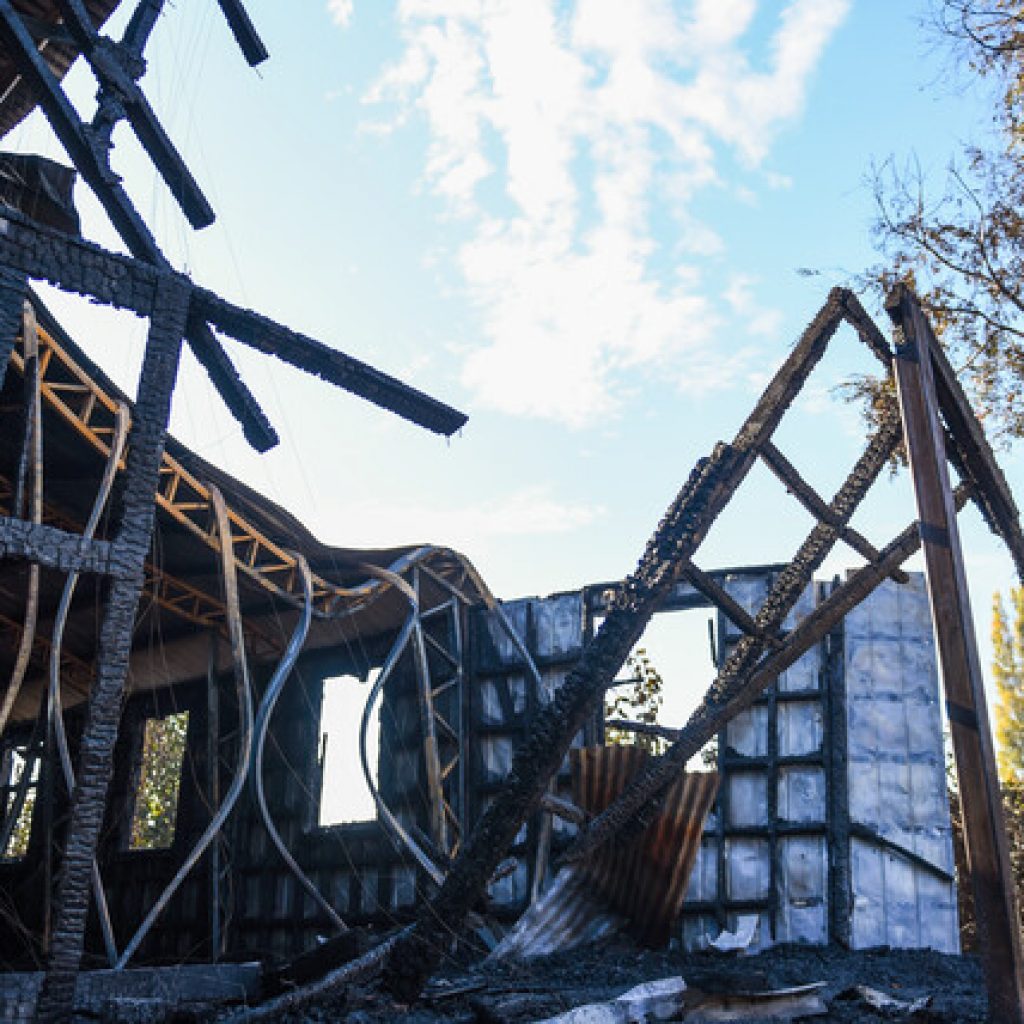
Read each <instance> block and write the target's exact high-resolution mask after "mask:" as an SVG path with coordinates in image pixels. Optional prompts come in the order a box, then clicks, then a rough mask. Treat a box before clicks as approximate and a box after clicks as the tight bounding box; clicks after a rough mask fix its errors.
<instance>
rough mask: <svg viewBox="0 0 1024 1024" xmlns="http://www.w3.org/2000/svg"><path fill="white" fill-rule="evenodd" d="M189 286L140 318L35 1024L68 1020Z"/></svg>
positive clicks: (168, 283) (174, 279) (168, 290)
mask: <svg viewBox="0 0 1024 1024" xmlns="http://www.w3.org/2000/svg"><path fill="white" fill-rule="evenodd" d="M190 297H191V286H190V285H189V283H188V282H187V281H186V280H185V279H184V278H181V277H179V276H178V275H176V274H165V275H162V276H161V277H160V278H159V280H158V283H157V290H156V297H155V301H154V303H153V309H152V312H151V314H150V325H149V337H148V338H147V341H146V354H145V357H144V359H143V363H142V372H141V374H140V377H139V387H138V395H137V398H136V402H135V408H134V409H133V410H132V427H131V433H130V434H129V435H128V460H127V467H126V470H125V485H124V496H123V498H122V513H121V521H120V524H119V528H118V533H117V537H116V539H115V542H114V543H115V546H116V552H117V558H116V565H115V569H114V575H113V580H112V582H111V587H110V593H109V596H108V598H107V605H106V610H105V612H104V616H103V625H102V627H101V631H100V646H99V656H98V659H97V665H96V679H95V682H94V683H93V688H92V693H91V694H90V695H89V704H88V711H87V715H86V720H85V728H84V730H83V733H82V739H81V743H80V748H79V753H78V766H77V768H78V770H77V771H76V773H75V774H76V777H77V779H78V783H77V785H76V786H75V792H74V796H73V798H72V805H71V821H70V824H69V825H68V831H67V842H66V843H65V849H64V861H63V864H62V866H61V872H60V880H59V883H58V887H57V908H56V919H55V922H54V927H53V933H52V941H51V944H50V951H49V958H48V961H47V968H46V976H45V977H44V979H43V986H42V989H41V991H40V994H39V1003H38V1005H37V1007H36V1020H37V1021H38V1022H39V1024H58V1022H61V1021H67V1020H70V1019H71V1014H72V1007H73V1004H74V998H75V982H76V979H77V975H78V967H79V964H80V962H81V959H82V949H83V945H84V941H85V924H86V917H87V914H88V910H89V902H90V898H91V895H92V894H91V886H92V864H93V859H94V858H95V856H96V846H97V843H98V841H99V834H100V828H101V826H102V824H103V815H104V811H105V809H106V799H107V788H108V786H109V784H110V777H111V773H112V771H113V762H114V744H115V742H116V740H117V732H118V726H119V725H120V721H121V706H122V703H123V699H124V682H125V677H126V676H127V673H128V656H129V654H130V650H131V641H132V632H133V630H134V627H135V615H136V611H137V609H138V604H139V596H140V594H141V593H142V584H143V578H144V564H145V560H146V556H147V555H148V554H149V547H150V543H151V540H152V533H153V520H154V516H155V513H156V503H155V501H154V495H155V494H156V490H157V486H158V483H159V472H160V460H161V458H162V457H163V451H164V442H165V440H166V437H167V423H168V420H169V418H170V412H171V395H172V394H173V392H174V382H175V380H176V378H177V373H178V361H179V357H180V355H181V344H182V338H183V336H184V332H185V328H186V323H187V319H188V310H189V302H190Z"/></svg>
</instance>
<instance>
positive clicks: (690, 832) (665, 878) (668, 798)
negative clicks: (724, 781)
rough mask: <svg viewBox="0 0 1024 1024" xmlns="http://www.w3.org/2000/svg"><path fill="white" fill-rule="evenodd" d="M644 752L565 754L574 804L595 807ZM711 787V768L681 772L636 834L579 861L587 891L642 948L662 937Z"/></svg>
mask: <svg viewBox="0 0 1024 1024" xmlns="http://www.w3.org/2000/svg"><path fill="white" fill-rule="evenodd" d="M648 757H649V755H648V754H647V752H646V751H644V750H642V749H640V748H639V747H619V746H614V747H587V748H585V749H583V750H574V751H572V770H573V794H574V797H575V801H576V803H577V804H578V805H579V806H580V807H582V808H583V809H584V810H585V811H587V812H588V813H590V814H597V813H599V812H600V811H603V810H604V809H605V808H606V807H607V806H608V805H609V804H610V803H612V801H613V800H614V799H615V798H616V797H617V796H618V795H619V794H620V793H621V792H622V791H623V789H625V787H626V785H627V783H628V782H629V780H630V779H631V778H633V776H634V775H635V774H636V773H637V772H638V771H640V770H641V769H642V768H643V766H644V764H645V763H646V761H647V759H648ZM717 792H718V775H717V773H713V772H696V773H685V774H683V775H681V776H680V777H679V779H678V780H677V781H676V782H675V783H673V784H672V786H671V787H670V788H669V789H668V791H667V792H666V793H665V797H664V800H663V801H662V804H661V807H660V809H659V813H658V816H657V817H656V818H655V820H654V821H653V822H651V824H650V825H649V826H648V827H647V828H646V829H645V830H644V832H643V833H642V834H641V835H640V836H639V837H637V838H636V839H635V840H633V841H632V842H623V843H609V844H606V845H605V846H603V847H600V848H599V849H597V850H596V851H594V853H593V854H592V855H591V856H590V857H588V858H587V859H586V860H585V861H583V862H582V863H581V864H580V866H579V870H580V873H581V874H582V875H583V876H584V877H585V878H586V879H587V880H588V881H589V882H590V883H591V885H592V887H593V891H594V892H595V893H596V894H597V895H598V896H600V898H601V899H602V901H603V902H605V903H606V904H607V905H608V906H609V907H610V908H611V909H612V910H614V911H615V912H617V913H619V914H621V915H622V916H624V917H625V918H627V919H628V921H629V924H630V931H632V932H633V933H634V934H635V935H636V937H637V938H638V939H640V941H642V942H644V943H646V944H648V945H651V946H662V945H664V944H665V943H666V942H667V941H668V939H669V935H670V933H671V930H672V926H673V924H674V922H675V920H676V918H677V917H678V915H679V910H680V908H681V907H682V904H683V898H684V897H685V895H686V886H687V883H688V882H689V879H690V872H691V870H692V869H693V864H694V861H695V860H696V857H697V851H698V849H699V848H700V841H701V836H702V834H703V830H704V819H705V818H706V817H707V814H708V811H709V810H710V809H711V805H712V803H713V802H714V799H715V794H716V793H717Z"/></svg>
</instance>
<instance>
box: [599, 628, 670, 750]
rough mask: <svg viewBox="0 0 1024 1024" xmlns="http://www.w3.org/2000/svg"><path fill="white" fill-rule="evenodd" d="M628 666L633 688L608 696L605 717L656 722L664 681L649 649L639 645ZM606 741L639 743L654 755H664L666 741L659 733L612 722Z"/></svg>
mask: <svg viewBox="0 0 1024 1024" xmlns="http://www.w3.org/2000/svg"><path fill="white" fill-rule="evenodd" d="M626 668H627V669H630V670H632V676H631V680H632V684H633V685H632V688H631V689H630V690H627V691H626V692H625V693H618V694H616V695H614V696H611V695H609V697H608V698H607V699H606V700H605V707H604V713H605V718H606V719H608V718H626V719H629V720H631V721H634V722H645V723H646V724H648V725H655V724H656V723H657V721H658V712H659V711H660V710H661V704H662V690H663V689H664V686H665V681H664V680H663V679H662V678H661V673H660V672H659V671H658V670H657V668H655V666H654V664H653V663H652V662H651V659H650V658H649V657H648V656H647V651H646V649H645V648H643V647H638V648H637V649H636V650H635V651H634V652H633V653H632V654H631V655H630V656H629V657H628V658H627V659H626ZM606 737H607V740H606V741H607V742H608V743H609V744H612V745H616V746H637V747H643V749H644V750H647V751H649V752H650V753H652V754H661V753H662V752H663V751H664V750H665V747H666V742H665V740H664V739H662V738H661V737H660V736H647V735H644V734H643V733H638V732H634V731H632V730H630V729H616V728H615V726H614V725H613V724H612V723H611V722H609V723H608V729H607V731H606Z"/></svg>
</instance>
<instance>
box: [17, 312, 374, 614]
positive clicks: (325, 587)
mask: <svg viewBox="0 0 1024 1024" xmlns="http://www.w3.org/2000/svg"><path fill="white" fill-rule="evenodd" d="M38 333H39V377H40V387H41V391H42V396H43V401H44V403H45V404H46V406H47V407H48V408H50V409H51V410H52V411H54V412H56V413H57V414H58V415H59V416H61V417H62V418H63V419H64V420H65V421H66V422H67V423H68V424H70V425H71V426H72V427H73V428H74V429H75V430H76V431H77V432H78V433H79V434H80V435H81V436H82V437H83V438H84V439H85V440H86V441H87V442H88V443H89V444H90V445H92V447H93V448H95V449H96V450H97V451H98V452H100V453H101V454H102V455H109V453H110V441H111V439H112V437H113V434H114V414H115V412H116V409H117V405H116V402H115V401H114V399H113V398H111V397H110V396H109V395H108V394H107V393H106V392H105V391H104V390H103V389H102V388H101V387H100V386H99V384H98V383H97V382H96V381H94V380H93V379H92V378H91V377H90V376H89V375H88V374H87V373H86V372H85V370H83V369H82V368H81V367H80V366H79V365H78V364H77V363H76V362H75V361H74V360H73V359H72V358H71V356H70V355H69V354H68V353H67V352H66V351H65V350H64V349H63V348H62V347H61V346H60V344H59V343H58V342H57V341H56V340H55V339H54V338H53V337H51V335H50V334H49V333H48V332H47V331H45V330H43V329H42V328H39V331H38ZM20 345H21V339H19V340H18V344H17V345H16V347H15V350H14V352H13V353H12V356H11V363H12V365H13V366H14V368H15V369H16V370H18V371H19V372H23V370H24V358H23V354H22V351H21V350H20V348H19V346H20ZM119 468H120V469H121V470H122V471H123V469H124V463H123V461H122V463H121V466H120V467H119ZM155 497H156V503H157V506H158V507H159V508H161V509H162V510H163V511H164V512H166V513H167V514H168V515H169V516H170V517H171V518H172V519H173V520H174V521H175V522H177V523H180V524H181V525H182V526H184V527H185V528H186V529H187V530H188V531H189V532H190V533H192V534H193V535H194V536H195V537H197V538H198V539H199V540H201V541H202V542H203V543H204V544H206V545H207V546H208V547H210V548H211V549H213V550H214V551H219V550H220V538H219V536H218V534H217V529H216V525H215V523H214V519H213V510H212V505H211V501H210V492H209V489H208V488H207V487H206V486H205V485H204V484H203V483H202V482H201V481H199V480H198V479H197V478H196V477H195V476H193V475H192V474H191V473H190V472H189V471H188V470H187V469H185V467H184V466H182V465H181V463H180V462H178V461H177V460H176V459H175V458H174V457H173V456H171V455H170V454H168V453H166V452H165V453H164V456H163V461H162V464H161V466H160V479H159V484H158V487H157V493H156V496H155ZM228 519H229V522H230V526H231V547H232V551H233V553H234V557H235V564H236V566H237V567H238V570H239V572H241V573H242V574H243V575H244V576H245V577H247V578H248V579H250V580H252V581H253V582H254V583H256V584H257V585H258V586H260V587H261V588H263V589H264V590H266V591H267V592H269V593H270V594H272V595H274V596H275V597H278V598H280V599H282V600H284V601H286V602H287V603H289V604H291V605H300V604H301V603H302V600H303V597H302V589H301V581H300V577H299V573H298V563H297V560H296V557H295V555H293V554H291V553H290V552H288V551H286V550H285V549H284V548H282V547H280V546H279V545H278V544H276V543H275V542H274V541H273V540H271V539H270V538H269V537H267V536H266V535H265V534H263V533H262V532H260V531H259V530H258V529H256V527H254V526H253V525H252V524H251V523H249V522H248V521H247V520H245V519H244V518H243V517H242V516H240V515H239V514H238V513H237V512H235V511H233V510H231V509H229V511H228ZM147 582H149V583H151V584H152V585H153V587H152V592H153V593H154V595H157V596H158V597H159V599H160V600H161V603H162V604H163V605H164V607H168V608H169V609H170V610H172V611H177V612H179V613H180V614H184V615H185V616H186V617H187V618H191V619H192V620H193V621H196V622H199V623H202V624H207V623H210V622H213V621H219V620H220V619H221V617H222V614H223V605H222V604H221V602H219V601H216V600H213V599H211V598H210V596H209V595H207V594H204V593H203V592H202V591H199V590H196V588H194V587H190V586H189V585H188V584H184V583H182V581H180V580H174V579H173V577H170V576H168V575H166V574H164V573H157V572H156V571H155V570H154V573H153V575H152V577H151V579H150V580H148V581H147ZM355 596H356V594H355V592H353V591H349V590H346V589H344V588H342V587H338V586H335V585H334V584H332V583H330V582H328V581H327V580H325V579H323V578H322V577H321V576H318V575H316V574H314V575H313V608H314V613H318V614H320V615H329V614H331V613H332V612H333V611H335V610H336V609H337V607H338V605H339V604H340V603H342V602H346V601H350V600H351V599H352V598H353V597H355Z"/></svg>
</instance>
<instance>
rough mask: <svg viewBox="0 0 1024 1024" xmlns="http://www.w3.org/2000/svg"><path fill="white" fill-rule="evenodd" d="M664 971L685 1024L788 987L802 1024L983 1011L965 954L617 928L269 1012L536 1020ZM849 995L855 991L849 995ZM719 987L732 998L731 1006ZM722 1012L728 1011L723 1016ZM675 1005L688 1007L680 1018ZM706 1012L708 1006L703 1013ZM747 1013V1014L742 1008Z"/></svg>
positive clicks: (975, 966)
mask: <svg viewBox="0 0 1024 1024" xmlns="http://www.w3.org/2000/svg"><path fill="white" fill-rule="evenodd" d="M672 978H677V979H682V981H683V982H684V983H685V986H686V987H685V990H684V992H685V994H686V999H685V1000H684V1002H683V1005H682V1006H681V1007H680V1009H679V1011H678V1012H677V1013H675V1014H673V1016H672V1018H671V1019H673V1020H682V1021H686V1022H687V1024H695V1022H697V1021H712V1020H714V1021H730V1020H731V1021H744V1022H750V1021H756V1022H758V1024H760V1022H762V1021H765V1022H767V1021H779V1020H797V1019H801V1018H800V1017H799V1016H794V1015H793V1014H794V1013H795V1012H796V1010H795V1009H793V1010H792V1012H790V1015H789V1016H788V1017H787V1016H783V1015H782V1014H783V1013H784V1012H787V1011H785V1009H784V1007H785V1003H784V1001H783V998H782V997H781V996H780V995H779V993H784V992H786V991H787V990H788V996H787V998H789V999H790V1000H791V1004H792V1002H795V1000H796V999H797V998H798V997H801V998H803V997H806V998H807V999H808V1002H807V1006H808V1009H807V1010H806V1011H802V1012H804V1015H805V1017H806V1019H807V1020H808V1021H809V1022H810V1024H819V1022H825V1024H879V1022H882V1021H906V1022H907V1024H983V1022H984V1021H985V1020H986V1013H987V1001H986V996H985V986H984V983H983V980H982V974H981V966H980V963H979V961H978V960H977V959H976V958H975V957H973V956H969V955H965V956H952V955H947V954H942V953H936V952H933V951H931V950H920V949H914V950H909V949H908V950H898V949H888V948H883V949H872V950H858V951H851V950H846V949H843V948H841V947H839V946H837V945H833V946H803V945H780V946H774V947H772V948H770V949H767V950H764V951H762V952H759V953H754V954H752V955H749V956H742V957H736V956H722V955H721V953H717V952H713V951H710V950H706V951H702V952H695V953H684V952H682V951H679V950H674V951H673V950H668V951H658V952H655V951H652V950H646V949H641V948H640V947H639V946H637V945H636V944H634V943H633V942H631V941H630V940H629V939H627V938H625V937H623V936H617V937H615V938H614V939H606V940H604V941H603V942H601V943H600V944H594V945H591V946H586V947H582V948H579V949H575V950H573V951H572V952H563V953H558V954H554V955H552V956H545V957H535V958H533V959H530V960H527V961H515V962H509V961H498V962H495V961H493V960H487V959H483V960H480V961H478V962H475V963H471V964H462V965H458V966H456V965H455V964H451V963H450V964H449V965H448V967H446V968H445V970H443V971H442V972H441V973H439V974H438V975H437V976H436V977H435V979H434V980H433V982H432V983H431V985H430V986H429V988H427V989H426V990H425V992H424V997H423V998H422V999H421V1000H420V1001H419V1002H417V1003H415V1004H413V1005H411V1006H407V1005H405V1004H402V1003H397V1002H395V1001H394V1000H393V999H391V998H390V997H389V996H387V995H386V994H385V993H383V992H382V991H381V989H380V988H379V986H378V985H377V983H376V981H366V982H365V983H361V984H359V985H353V986H350V987H349V988H347V989H345V990H340V989H339V990H336V991H334V992H331V993H329V994H328V993H325V994H324V995H323V997H322V998H320V999H318V1000H316V1001H315V1002H313V1003H312V1004H306V1005H305V1007H304V1008H303V1009H302V1010H301V1011H294V1012H292V1013H282V1014H280V1015H279V1016H276V1017H275V1021H281V1022H282V1024H313V1022H327V1021H336V1020H340V1019H344V1020H345V1021H346V1022H349V1024H391V1022H397V1021H403V1022H407V1024H448V1022H451V1024H538V1022H541V1021H550V1020H551V1019H552V1018H556V1019H557V1018H559V1017H560V1016H562V1015H566V1014H571V1013H572V1012H573V1011H575V1010H578V1009H579V1008H581V1007H584V1006H588V1005H591V1004H609V1003H616V1002H617V1001H618V1000H620V999H622V998H623V997H624V996H626V995H628V994H629V993H630V992H631V990H635V989H636V987H637V986H641V985H644V984H645V983H648V982H652V981H663V980H665V979H672ZM865 991H866V992H871V993H873V994H874V995H873V998H875V999H877V1000H878V1002H877V1003H872V1002H871V1000H870V998H866V997H864V996H863V995H862V994H861V993H862V992H865ZM850 993H857V994H856V995H855V996H854V997H853V998H851V997H850ZM741 995H742V996H745V997H748V998H747V1006H746V1007H744V1006H743V1004H742V1003H741V1001H740V1000H738V999H737V998H736V997H738V996H741ZM773 995H774V996H775V997H776V998H777V999H778V1002H777V1004H776V1005H775V1006H772V1005H771V1001H770V998H769V997H771V996H773ZM727 997H732V1003H731V1005H730V1003H729V999H728V998H727ZM750 997H755V999H756V998H757V997H759V998H760V999H761V1000H762V1001H763V1002H762V1005H761V1007H760V1009H759V1010H758V1011H751V1010H750V1009H749V1003H750V1002H751V999H750ZM879 997H883V999H884V1000H892V1002H891V1003H887V1002H884V1001H883V999H879ZM929 999H930V1001H927V1000H929ZM812 1000H814V1001H817V1002H818V1003H820V1007H821V1008H820V1009H818V1010H817V1011H813V1010H812V1009H811V1007H812V1006H813V1005H814V1004H813V1002H812ZM926 1001H927V1002H926ZM620 1005H621V1004H620ZM740 1009H745V1012H746V1015H745V1016H738V1015H736V1014H737V1013H739V1011H740ZM791 1009H792V1005H791ZM727 1011H731V1012H732V1013H733V1014H734V1015H733V1016H731V1017H730V1016H726V1015H725V1014H726V1012H727ZM684 1012H685V1013H688V1014H691V1015H690V1016H683V1014H684ZM714 1012H717V1013H718V1014H719V1015H718V1016H714V1015H713V1013H714ZM752 1012H755V1013H757V1014H758V1015H755V1016H752V1015H751V1013H752ZM808 1013H815V1015H813V1016H806V1015H807V1014H808ZM698 1014H703V1016H700V1015H698ZM591 1019H593V1020H602V1021H603V1020H604V1018H598V1017H594V1018H591ZM607 1019H608V1020H616V1021H617V1020H619V1018H613V1017H608V1018H607ZM622 1019H623V1020H628V1019H629V1018H622ZM639 1019H643V1018H639ZM647 1019H649V1020H655V1019H656V1018H654V1017H649V1018H647ZM570 1021H571V1022H572V1024H580V1019H579V1018H575V1017H571V1016H570V1017H564V1016H562V1024H569V1022H570Z"/></svg>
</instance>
